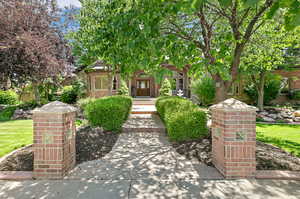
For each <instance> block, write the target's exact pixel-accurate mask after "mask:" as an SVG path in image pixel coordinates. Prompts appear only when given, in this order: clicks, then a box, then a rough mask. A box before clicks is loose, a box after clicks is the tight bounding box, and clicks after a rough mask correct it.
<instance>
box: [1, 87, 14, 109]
mask: <svg viewBox="0 0 300 199" xmlns="http://www.w3.org/2000/svg"><path fill="white" fill-rule="evenodd" d="M17 102H18V95H17V93H16V92H14V91H12V90H8V91H2V90H0V104H8V105H13V104H17Z"/></svg>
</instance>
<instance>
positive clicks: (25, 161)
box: [0, 126, 118, 171]
mask: <svg viewBox="0 0 300 199" xmlns="http://www.w3.org/2000/svg"><path fill="white" fill-rule="evenodd" d="M117 139H118V134H117V133H114V132H109V131H103V129H102V128H91V127H89V126H86V127H81V128H79V129H78V130H77V134H76V163H77V164H80V163H82V162H85V161H91V160H95V159H100V158H102V157H104V156H105V155H106V154H107V153H109V152H110V151H111V150H112V147H113V146H114V145H115V143H116V141H117ZM32 170H33V151H32V147H28V148H24V149H21V150H18V151H17V152H16V153H13V154H12V155H11V156H9V157H7V158H5V160H4V161H2V162H0V171H32Z"/></svg>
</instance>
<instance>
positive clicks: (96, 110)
mask: <svg viewBox="0 0 300 199" xmlns="http://www.w3.org/2000/svg"><path fill="white" fill-rule="evenodd" d="M131 106H132V99H131V98H130V97H126V96H112V97H105V98H101V99H96V100H94V101H91V102H90V103H88V104H87V105H86V106H85V110H84V113H85V116H86V118H87V120H88V121H89V123H90V124H91V125H92V126H99V127H103V129H104V130H106V131H120V130H121V128H122V124H123V123H124V122H125V121H126V120H127V118H128V115H129V112H130V110H131Z"/></svg>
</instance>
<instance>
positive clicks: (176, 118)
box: [166, 109, 207, 141]
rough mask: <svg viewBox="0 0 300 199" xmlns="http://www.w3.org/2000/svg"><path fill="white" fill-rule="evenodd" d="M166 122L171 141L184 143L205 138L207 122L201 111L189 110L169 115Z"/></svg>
mask: <svg viewBox="0 0 300 199" xmlns="http://www.w3.org/2000/svg"><path fill="white" fill-rule="evenodd" d="M166 121H167V122H166V125H167V129H168V135H169V137H170V138H171V140H176V141H184V140H190V139H197V138H201V137H205V136H207V127H206V122H207V120H206V114H205V113H204V112H203V111H199V110H196V109H191V110H189V111H183V112H176V113H170V114H169V115H168V116H167V119H166Z"/></svg>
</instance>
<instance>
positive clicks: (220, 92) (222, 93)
mask: <svg viewBox="0 0 300 199" xmlns="http://www.w3.org/2000/svg"><path fill="white" fill-rule="evenodd" d="M227 91H228V88H227V87H226V86H225V82H224V81H223V80H221V81H220V80H219V81H216V98H215V101H216V103H219V102H222V101H224V100H226V99H227Z"/></svg>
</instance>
